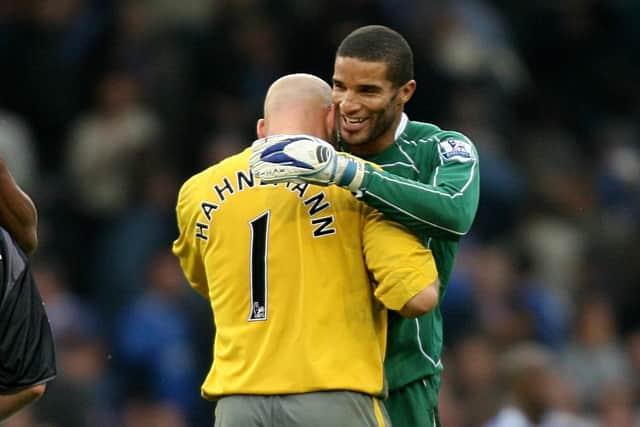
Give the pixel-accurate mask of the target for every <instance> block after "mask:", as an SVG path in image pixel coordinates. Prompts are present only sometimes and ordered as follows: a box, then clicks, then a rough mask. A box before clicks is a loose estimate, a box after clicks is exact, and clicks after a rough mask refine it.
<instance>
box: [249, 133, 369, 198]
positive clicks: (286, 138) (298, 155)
mask: <svg viewBox="0 0 640 427" xmlns="http://www.w3.org/2000/svg"><path fill="white" fill-rule="evenodd" d="M251 150H252V154H251V158H250V160H249V166H250V168H251V172H252V173H253V174H254V175H255V176H256V177H258V178H260V180H262V182H265V183H278V182H285V181H288V182H300V181H302V182H308V183H311V184H317V185H330V184H336V185H339V186H341V187H346V188H348V189H349V190H351V191H353V192H356V191H358V190H359V189H360V185H361V184H362V180H363V179H364V169H365V168H364V162H363V161H362V160H360V159H358V158H355V157H351V156H349V155H346V154H344V153H340V152H337V151H336V150H335V149H334V148H333V146H332V145H331V144H329V143H328V142H326V141H323V140H322V139H320V138H316V137H313V136H309V135H273V136H268V137H265V138H261V139H258V140H256V141H254V143H253V144H252V145H251Z"/></svg>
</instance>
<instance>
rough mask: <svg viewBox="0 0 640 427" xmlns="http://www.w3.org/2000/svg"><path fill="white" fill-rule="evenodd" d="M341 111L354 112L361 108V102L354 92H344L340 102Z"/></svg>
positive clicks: (344, 112)
mask: <svg viewBox="0 0 640 427" xmlns="http://www.w3.org/2000/svg"><path fill="white" fill-rule="evenodd" d="M339 105H340V111H342V113H343V114H349V113H352V112H354V111H356V110H358V109H359V108H360V104H359V103H358V102H357V99H356V97H355V95H354V93H353V92H351V91H347V92H345V93H344V96H343V97H342V99H341V100H340V102H339Z"/></svg>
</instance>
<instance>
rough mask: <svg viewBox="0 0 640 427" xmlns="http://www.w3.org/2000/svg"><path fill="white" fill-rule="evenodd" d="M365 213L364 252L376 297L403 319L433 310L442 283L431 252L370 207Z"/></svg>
mask: <svg viewBox="0 0 640 427" xmlns="http://www.w3.org/2000/svg"><path fill="white" fill-rule="evenodd" d="M366 211H368V214H367V216H366V218H367V220H366V222H365V225H364V229H363V251H364V257H365V261H366V264H367V268H368V269H369V272H370V273H371V276H372V277H373V281H374V282H375V284H376V287H375V291H374V294H375V296H376V298H377V299H378V300H380V301H381V302H382V303H383V304H384V305H385V306H386V307H387V308H389V309H391V310H395V311H397V312H398V313H400V315H402V316H404V317H417V316H420V315H421V314H424V313H426V312H428V311H430V310H432V309H434V308H435V307H436V305H437V304H438V301H439V293H440V282H439V280H438V271H437V269H436V264H435V260H434V258H433V254H432V253H431V251H430V250H429V249H427V248H425V247H424V246H423V245H422V243H421V242H420V241H419V240H418V238H417V237H416V236H415V235H413V234H412V233H410V232H409V230H407V229H406V228H404V227H403V226H402V225H400V224H398V223H396V222H392V221H388V220H386V219H384V217H383V216H382V214H381V213H380V212H378V211H375V210H373V209H371V208H369V207H367V208H366Z"/></svg>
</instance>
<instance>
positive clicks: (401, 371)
mask: <svg viewBox="0 0 640 427" xmlns="http://www.w3.org/2000/svg"><path fill="white" fill-rule="evenodd" d="M367 160H369V161H371V162H374V163H376V164H378V165H379V166H381V167H382V169H383V171H380V170H379V169H377V168H374V167H372V166H371V165H367V166H366V172H365V178H364V180H363V184H362V190H361V192H360V194H359V197H360V198H361V199H362V200H363V201H364V202H366V203H367V204H368V205H369V206H372V207H374V208H376V209H378V210H379V211H381V212H383V213H384V215H385V216H386V217H387V218H389V219H392V220H394V221H397V222H399V223H400V224H403V225H404V226H406V227H407V228H408V229H410V230H411V231H412V232H414V233H416V234H418V235H419V237H420V238H421V239H422V241H423V242H424V244H425V246H427V247H428V248H429V249H431V250H432V252H433V256H434V258H435V260H436V265H437V267H438V275H439V279H440V301H442V298H444V297H445V294H446V289H447V284H448V281H449V277H450V276H451V271H452V270H453V265H454V260H455V255H456V252H457V250H458V239H459V237H460V236H462V235H464V234H466V233H467V232H468V231H469V229H470V227H471V224H472V222H473V219H474V217H475V213H476V210H477V207H478V200H479V167H478V153H477V151H476V148H475V147H474V145H473V143H472V142H471V141H470V140H469V139H468V138H467V137H466V136H464V135H462V134H461V133H458V132H451V131H443V130H441V129H440V128H438V127H437V126H435V125H432V124H428V123H421V122H415V121H409V120H408V119H407V116H406V115H404V114H403V117H402V121H401V123H400V125H399V127H398V129H397V130H396V136H395V142H394V144H393V145H391V146H389V147H388V148H387V149H385V150H384V151H382V152H381V153H378V154H376V155H374V156H369V157H367ZM416 181H417V182H416ZM439 307H440V306H439V305H438V306H437V307H436V308H435V309H433V310H432V311H430V312H429V313H427V314H425V315H423V316H420V317H419V318H416V319H405V318H402V317H400V316H397V315H394V314H393V313H392V314H390V316H389V338H388V346H387V359H386V362H385V369H386V373H387V379H388V381H389V389H390V390H394V389H396V388H399V387H402V386H404V385H406V384H409V383H411V382H413V381H415V380H417V379H420V378H423V377H425V376H428V375H431V374H437V373H439V372H441V371H442V369H443V367H442V362H441V360H440V354H441V352H442V314H441V312H440V308H439Z"/></svg>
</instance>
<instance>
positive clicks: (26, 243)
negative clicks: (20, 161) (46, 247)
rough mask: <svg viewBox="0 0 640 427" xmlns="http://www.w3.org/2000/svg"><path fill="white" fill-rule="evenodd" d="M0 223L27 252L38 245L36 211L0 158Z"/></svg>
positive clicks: (31, 251) (29, 252) (30, 251)
mask: <svg viewBox="0 0 640 427" xmlns="http://www.w3.org/2000/svg"><path fill="white" fill-rule="evenodd" d="M0 225H2V226H3V227H4V228H6V229H7V231H8V232H9V233H10V234H11V235H12V236H13V238H14V239H15V240H16V242H18V244H19V245H20V247H21V248H22V250H24V251H25V252H26V253H27V254H31V253H33V251H35V249H36V247H37V245H38V233H37V228H38V213H37V210H36V207H35V205H34V203H33V201H32V200H31V198H30V197H29V196H28V195H27V194H26V193H25V192H24V191H22V189H20V187H19V186H18V185H17V184H16V182H15V180H14V179H13V176H12V175H11V172H9V169H8V168H7V165H6V163H5V162H4V159H2V158H0Z"/></svg>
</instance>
